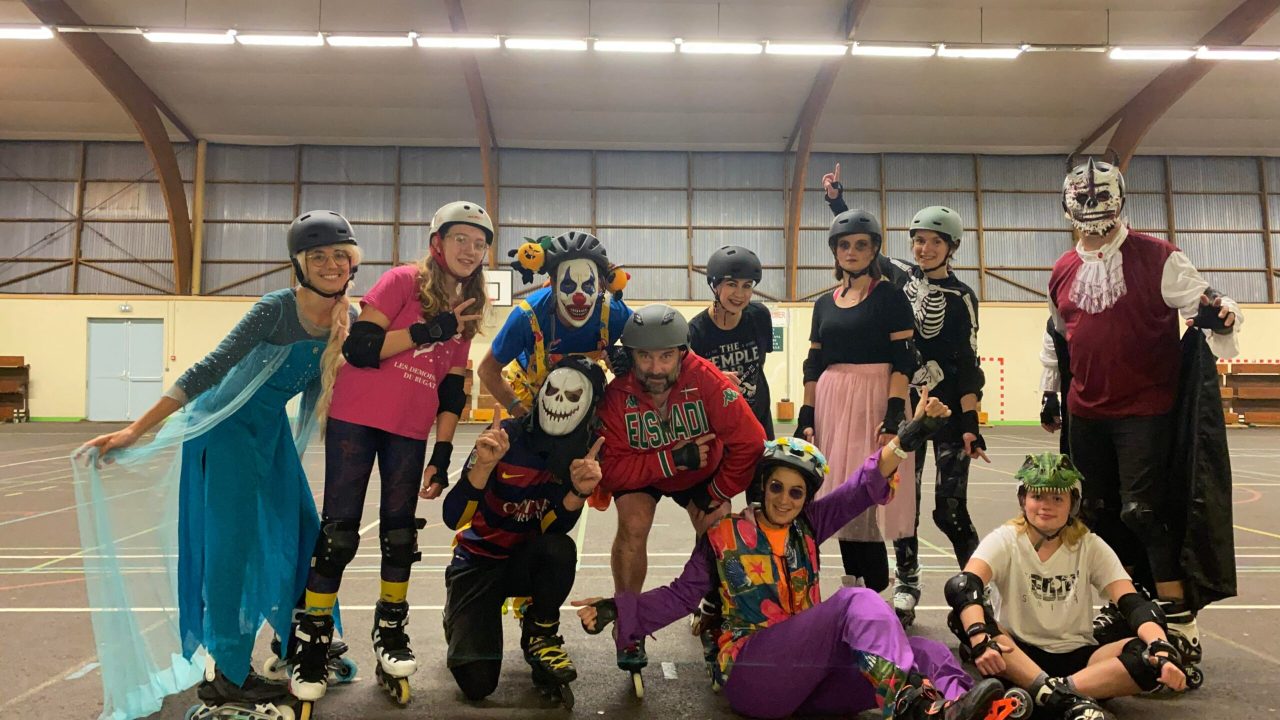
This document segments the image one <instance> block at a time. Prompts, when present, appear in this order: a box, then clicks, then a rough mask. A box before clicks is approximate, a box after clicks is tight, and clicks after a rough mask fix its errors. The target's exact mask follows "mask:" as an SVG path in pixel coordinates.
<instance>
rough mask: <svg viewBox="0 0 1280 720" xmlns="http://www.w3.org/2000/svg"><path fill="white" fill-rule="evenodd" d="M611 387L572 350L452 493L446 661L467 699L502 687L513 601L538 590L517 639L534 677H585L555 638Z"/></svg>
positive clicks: (447, 511) (483, 438)
mask: <svg viewBox="0 0 1280 720" xmlns="http://www.w3.org/2000/svg"><path fill="white" fill-rule="evenodd" d="M603 393H604V372H603V371H602V370H601V369H600V367H599V366H598V365H595V364H594V363H592V362H590V361H589V360H586V359H584V358H581V357H576V356H575V357H567V358H564V359H563V360H561V361H560V362H559V363H557V365H556V366H555V368H554V369H553V370H552V371H551V373H550V374H549V375H548V376H547V378H546V381H545V382H544V383H543V384H542V386H541V387H540V388H539V390H538V394H537V396H536V398H535V403H534V409H533V412H532V413H530V414H529V415H526V416H525V417H523V418H513V419H509V420H505V421H499V420H498V419H497V415H498V414H499V413H496V412H495V420H494V424H493V426H492V427H490V428H489V429H488V430H485V431H484V432H483V433H481V435H480V438H479V439H478V440H477V441H476V447H475V450H474V451H473V452H472V453H471V457H470V458H469V459H468V460H467V467H466V470H464V473H463V477H464V478H465V480H464V481H463V482H459V483H457V484H456V485H455V486H454V489H453V490H451V491H450V492H449V495H448V496H447V497H446V498H445V504H444V521H445V524H447V525H448V526H449V527H450V528H454V529H457V530H458V531H459V532H458V535H457V540H456V546H455V548H454V553H453V560H452V562H450V564H449V567H448V568H447V569H446V570H445V587H446V589H447V592H448V599H447V600H446V605H445V609H444V631H445V640H446V642H447V643H448V646H449V650H448V660H447V663H448V666H449V670H450V671H451V672H452V673H453V676H454V679H455V680H457V682H458V687H460V688H461V689H462V692H463V694H465V695H466V696H467V698H468V699H469V700H480V699H482V698H484V697H486V696H488V695H489V694H491V693H492V692H493V691H494V689H495V688H496V687H497V685H498V674H499V672H500V670H501V667H502V605H503V602H504V601H505V600H506V599H507V598H509V597H531V598H532V602H531V603H530V604H529V605H528V606H527V607H526V609H525V611H524V617H523V619H522V621H521V638H520V647H521V649H522V650H524V654H525V659H526V660H527V661H528V662H529V665H530V666H531V667H532V668H533V677H534V682H535V683H537V684H539V685H542V686H548V685H554V686H563V685H565V684H567V683H569V682H572V681H573V680H574V679H576V678H577V671H576V670H575V669H574V667H573V662H572V660H570V658H569V656H568V654H567V653H566V652H565V650H564V647H563V645H564V640H563V638H561V637H560V636H559V634H558V632H559V627H560V605H561V604H562V603H563V602H564V600H565V598H567V597H568V596H569V590H570V588H572V587H573V579H574V574H575V566H576V562H577V549H576V547H575V546H574V542H573V539H572V538H570V537H569V536H568V532H569V531H570V530H571V529H572V528H573V526H574V525H575V524H576V523H577V521H578V517H579V515H580V514H581V511H582V507H583V504H584V502H585V500H586V498H587V497H590V495H591V493H592V491H594V490H595V487H596V485H597V484H598V483H599V482H600V465H599V463H597V462H596V454H597V453H598V452H599V450H600V445H601V444H602V441H599V440H595V424H596V422H595V408H596V405H597V403H598V402H599V400H600V398H601V396H602V395H603ZM593 441H595V442H594V444H592V443H593Z"/></svg>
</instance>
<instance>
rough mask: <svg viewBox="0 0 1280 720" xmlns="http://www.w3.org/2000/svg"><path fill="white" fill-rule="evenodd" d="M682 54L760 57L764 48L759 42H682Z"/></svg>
mask: <svg viewBox="0 0 1280 720" xmlns="http://www.w3.org/2000/svg"><path fill="white" fill-rule="evenodd" d="M680 52H682V53H693V54H695V55H759V54H760V53H762V52H764V46H763V45H761V44H760V43H758V42H688V41H686V42H682V43H680Z"/></svg>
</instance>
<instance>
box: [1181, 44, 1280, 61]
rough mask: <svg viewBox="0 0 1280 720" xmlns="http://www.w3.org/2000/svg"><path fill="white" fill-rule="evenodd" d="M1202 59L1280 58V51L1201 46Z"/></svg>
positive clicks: (1199, 53) (1198, 53) (1199, 54)
mask: <svg viewBox="0 0 1280 720" xmlns="http://www.w3.org/2000/svg"><path fill="white" fill-rule="evenodd" d="M1196 57H1198V58H1200V59H1201V60H1276V59H1280V51H1277V50H1266V49H1263V48H1217V49H1215V48H1208V47H1201V48H1200V49H1199V50H1197V51H1196Z"/></svg>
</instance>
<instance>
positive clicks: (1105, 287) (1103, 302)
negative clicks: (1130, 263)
mask: <svg viewBox="0 0 1280 720" xmlns="http://www.w3.org/2000/svg"><path fill="white" fill-rule="evenodd" d="M1128 237H1129V228H1128V226H1126V225H1121V226H1120V232H1119V233H1117V234H1116V237H1115V239H1114V240H1112V241H1111V242H1109V243H1107V244H1106V245H1103V246H1102V247H1100V248H1098V249H1096V250H1085V249H1084V247H1083V246H1082V245H1081V244H1080V243H1076V254H1077V255H1079V256H1080V260H1081V261H1082V263H1081V265H1080V269H1079V270H1077V271H1076V278H1075V282H1073V283H1072V284H1071V292H1070V294H1069V295H1068V297H1069V298H1070V299H1071V302H1073V303H1075V304H1076V306H1077V307H1079V308H1080V309H1081V310H1084V311H1085V312H1087V313H1089V314H1090V315H1096V314H1098V313H1100V312H1103V311H1104V310H1109V309H1110V308H1111V307H1113V306H1114V305H1115V304H1116V302H1117V301H1119V300H1120V298H1122V297H1124V294H1125V292H1126V291H1127V290H1128V288H1127V287H1126V286H1125V283H1124V256H1123V255H1121V253H1120V246H1122V245H1124V241H1125V239H1127V238H1128Z"/></svg>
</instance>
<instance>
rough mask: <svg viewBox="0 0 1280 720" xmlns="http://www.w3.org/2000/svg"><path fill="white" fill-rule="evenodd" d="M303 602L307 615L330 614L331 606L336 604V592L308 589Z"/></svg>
mask: <svg viewBox="0 0 1280 720" xmlns="http://www.w3.org/2000/svg"><path fill="white" fill-rule="evenodd" d="M305 602H306V605H307V614H308V615H332V614H333V606H334V605H337V604H338V593H322V592H316V591H314V590H308V591H307V598H306V601H305Z"/></svg>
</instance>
